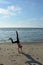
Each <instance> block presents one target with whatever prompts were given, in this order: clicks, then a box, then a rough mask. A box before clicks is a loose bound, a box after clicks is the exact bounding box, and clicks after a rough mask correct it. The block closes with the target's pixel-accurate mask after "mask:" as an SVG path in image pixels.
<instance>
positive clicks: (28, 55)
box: [0, 42, 43, 65]
mask: <svg viewBox="0 0 43 65" xmlns="http://www.w3.org/2000/svg"><path fill="white" fill-rule="evenodd" d="M22 45H23V53H22V54H19V53H18V52H17V48H18V47H17V44H11V43H10V42H9V43H0V65H1V64H3V65H43V43H41V42H40V43H38V42H37V43H35V42H34V43H32V42H31V43H23V44H22Z"/></svg>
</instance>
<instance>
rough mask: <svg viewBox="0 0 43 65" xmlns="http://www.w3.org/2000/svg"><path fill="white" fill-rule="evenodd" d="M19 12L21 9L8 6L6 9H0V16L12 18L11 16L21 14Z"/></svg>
mask: <svg viewBox="0 0 43 65" xmlns="http://www.w3.org/2000/svg"><path fill="white" fill-rule="evenodd" d="M21 10H22V9H21V8H20V7H16V6H8V7H7V8H6V9H4V8H0V14H2V15H9V16H13V15H16V14H17V13H19V12H21Z"/></svg>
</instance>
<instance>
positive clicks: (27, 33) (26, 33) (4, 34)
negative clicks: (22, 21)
mask: <svg viewBox="0 0 43 65" xmlns="http://www.w3.org/2000/svg"><path fill="white" fill-rule="evenodd" d="M16 31H18V35H19V40H20V41H21V42H43V28H0V43H3V42H11V41H10V40H9V38H12V39H13V41H16Z"/></svg>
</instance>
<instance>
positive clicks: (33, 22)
mask: <svg viewBox="0 0 43 65" xmlns="http://www.w3.org/2000/svg"><path fill="white" fill-rule="evenodd" d="M0 27H31V28H36V27H38V28H43V0H0Z"/></svg>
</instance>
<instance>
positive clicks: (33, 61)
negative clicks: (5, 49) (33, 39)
mask: <svg viewBox="0 0 43 65" xmlns="http://www.w3.org/2000/svg"><path fill="white" fill-rule="evenodd" d="M22 54H23V55H25V56H26V57H27V58H28V59H29V60H30V61H26V62H25V63H28V64H29V65H32V63H34V65H35V64H38V65H43V64H42V63H40V62H39V61H37V60H35V59H34V58H32V56H31V55H28V54H26V53H22Z"/></svg>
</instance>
